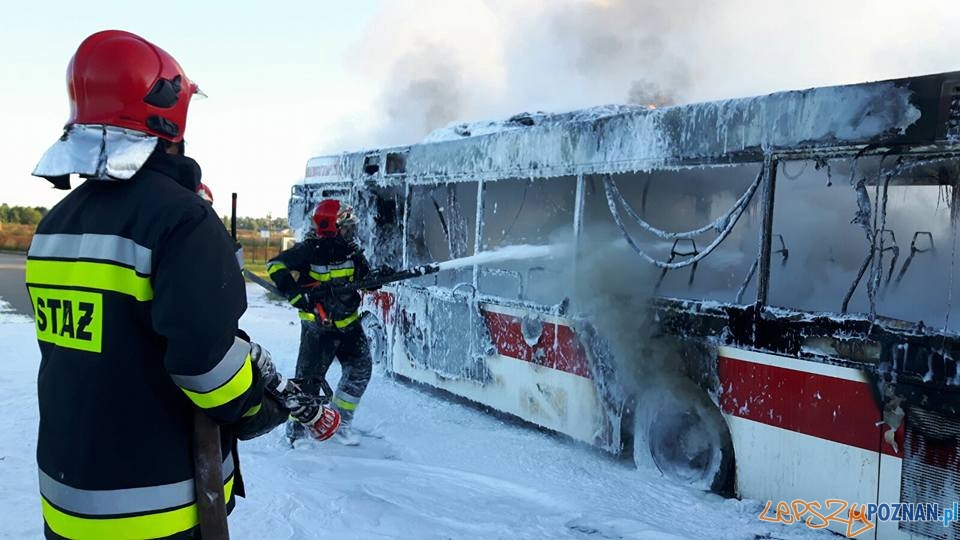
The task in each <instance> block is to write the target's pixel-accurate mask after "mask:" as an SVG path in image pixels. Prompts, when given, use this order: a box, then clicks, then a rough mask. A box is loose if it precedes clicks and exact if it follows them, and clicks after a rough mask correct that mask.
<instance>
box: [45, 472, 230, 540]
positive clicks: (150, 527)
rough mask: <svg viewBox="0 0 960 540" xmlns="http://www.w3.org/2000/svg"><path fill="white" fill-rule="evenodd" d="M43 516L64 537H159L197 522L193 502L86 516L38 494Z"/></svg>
mask: <svg viewBox="0 0 960 540" xmlns="http://www.w3.org/2000/svg"><path fill="white" fill-rule="evenodd" d="M233 478H234V477H233V476H230V478H229V479H228V480H227V482H226V483H225V484H224V486H223V493H224V500H225V501H228V502H229V501H230V499H231V498H232V497H233ZM40 504H41V506H42V509H43V520H44V521H45V522H46V523H47V526H49V527H50V529H51V530H53V532H55V533H57V534H59V535H60V536H63V537H66V538H76V539H84V538H90V539H95V538H163V537H166V536H171V535H174V534H177V533H181V532H184V531H188V530H190V529H192V528H194V527H196V526H197V525H198V524H199V523H200V518H199V513H198V511H197V505H196V503H194V504H191V505H189V506H185V507H183V508H178V509H176V510H168V511H165V512H156V513H151V514H144V515H139V516H132V517H118V518H89V517H79V516H74V515H71V514H67V513H65V512H62V511H60V510H58V509H57V508H56V507H54V506H53V505H52V504H50V503H49V502H48V501H47V499H46V498H44V497H43V496H41V497H40Z"/></svg>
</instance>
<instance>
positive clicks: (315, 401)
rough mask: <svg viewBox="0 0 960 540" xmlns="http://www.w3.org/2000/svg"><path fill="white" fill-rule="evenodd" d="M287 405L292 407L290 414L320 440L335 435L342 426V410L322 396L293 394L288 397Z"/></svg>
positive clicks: (312, 435)
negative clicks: (326, 401) (332, 405)
mask: <svg viewBox="0 0 960 540" xmlns="http://www.w3.org/2000/svg"><path fill="white" fill-rule="evenodd" d="M286 405H287V407H288V408H289V409H290V416H291V417H292V418H293V419H294V420H296V421H297V422H300V423H301V424H303V425H304V427H306V428H307V431H308V432H309V433H310V436H311V437H313V438H314V439H316V440H318V441H325V440H327V439H329V438H330V437H333V435H334V433H336V432H337V429H338V428H339V427H340V411H338V410H337V409H336V407H331V406H330V405H329V404H327V403H325V400H322V399H321V398H318V397H314V396H308V395H306V394H293V395H289V396H288V397H287V401H286Z"/></svg>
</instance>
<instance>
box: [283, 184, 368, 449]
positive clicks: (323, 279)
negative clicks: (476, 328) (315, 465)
mask: <svg viewBox="0 0 960 540" xmlns="http://www.w3.org/2000/svg"><path fill="white" fill-rule="evenodd" d="M356 229H357V216H356V214H354V211H353V209H352V208H351V207H350V206H348V205H346V204H343V203H341V202H340V201H338V200H336V199H327V200H323V201H321V202H320V203H319V204H318V205H317V207H316V209H315V210H314V213H313V216H312V227H311V228H310V230H309V231H308V233H307V235H306V239H305V240H304V241H303V242H301V243H298V244H296V245H294V246H293V247H292V248H290V249H288V250H286V251H284V252H282V253H280V254H279V255H277V256H276V257H274V258H273V259H271V260H270V261H269V262H267V272H268V273H269V274H270V277H271V278H272V279H273V281H274V283H276V284H277V288H278V289H279V290H280V292H282V293H283V294H284V295H286V296H287V298H288V299H289V301H290V303H291V304H293V305H294V307H296V308H297V309H298V310H299V311H300V319H301V329H300V354H299V356H298V358H297V373H296V375H297V378H298V379H301V380H303V381H304V382H303V385H304V387H305V388H304V389H305V390H306V391H307V392H308V393H313V394H319V393H320V391H321V390H322V385H323V382H324V380H325V379H324V378H325V376H326V373H327V370H328V369H329V368H330V364H331V363H332V362H333V359H334V357H336V358H337V359H338V360H339V361H340V366H341V368H342V375H341V377H340V382H339V383H338V385H337V389H336V392H335V393H334V396H333V403H334V404H335V405H336V406H337V408H339V409H340V415H341V418H342V421H341V425H340V429H339V430H338V431H337V440H338V441H340V442H342V443H344V444H348V445H355V444H358V442H359V438H358V436H357V434H356V432H355V431H354V430H352V429H351V427H350V424H351V422H352V420H353V416H354V413H355V412H356V409H357V405H358V404H359V403H360V398H361V397H362V396H363V393H364V391H365V390H366V388H367V383H369V382H370V375H371V372H372V361H371V358H370V345H369V341H368V340H367V336H366V335H365V334H364V332H363V327H362V325H361V324H360V314H359V308H360V300H361V297H360V293H359V292H357V291H349V292H333V291H334V288H336V286H337V285H344V284H347V283H350V282H352V281H356V280H360V279H363V278H365V277H367V275H369V274H370V266H369V264H368V262H367V259H366V258H365V257H364V255H363V251H362V249H361V248H360V246H359V245H358V244H357V243H356V242H355V233H356ZM294 271H296V272H298V274H299V276H298V277H297V278H294V276H293V274H292V272H294ZM302 433H303V430H302V428H301V427H300V426H299V425H297V424H295V423H292V424H289V425H288V430H287V434H288V436H289V437H290V439H291V443H292V442H293V441H294V440H296V439H297V438H299V437H300V435H301V434H302Z"/></svg>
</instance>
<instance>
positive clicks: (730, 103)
mask: <svg viewBox="0 0 960 540" xmlns="http://www.w3.org/2000/svg"><path fill="white" fill-rule="evenodd" d="M478 131H479V134H478V133H477V132H478ZM898 146H906V147H908V148H906V149H905V151H916V150H920V151H935V152H938V153H942V152H947V153H953V152H958V151H960V71H957V72H951V73H940V74H935V75H927V76H922V77H910V78H904V79H894V80H887V81H879V82H870V83H862V84H851V85H844V86H832V87H822V88H811V89H807V90H794V91H787V92H777V93H773V94H769V95H765V96H757V97H749V98H741V99H730V100H724V101H712V102H706V103H696V104H690V105H677V106H672V107H665V108H660V109H647V108H644V107H636V106H610V107H600V108H596V109H586V110H583V111H574V112H572V113H565V114H559V115H545V114H539V115H518V116H515V117H513V118H511V119H510V120H508V121H506V122H500V123H480V124H473V125H471V126H467V125H461V126H455V127H451V128H447V129H445V130H440V131H438V132H435V133H434V134H431V136H429V137H428V138H427V139H426V140H425V141H424V142H422V143H420V144H415V145H412V146H406V147H395V148H386V149H379V150H371V151H363V152H353V153H345V154H341V155H336V156H326V157H317V158H313V159H311V160H310V161H309V162H308V163H307V171H306V176H305V178H304V182H305V183H312V182H325V181H333V180H340V181H343V180H362V179H369V180H379V181H386V182H389V181H390V178H391V177H392V176H405V178H406V180H408V181H414V182H416V181H444V180H448V181H456V180H478V179H481V178H482V179H485V180H489V179H496V178H506V177H518V176H519V177H532V176H536V177H550V176H561V175H575V174H591V173H616V172H632V171H649V170H654V169H658V168H669V167H675V166H683V165H698V164H722V163H736V162H747V161H759V160H761V159H762V156H763V154H764V152H775V153H778V154H785V155H796V156H797V157H798V158H800V157H804V156H824V157H829V156H831V155H836V156H840V155H847V154H853V153H856V152H860V151H863V150H864V149H865V148H874V147H882V148H890V147H898Z"/></svg>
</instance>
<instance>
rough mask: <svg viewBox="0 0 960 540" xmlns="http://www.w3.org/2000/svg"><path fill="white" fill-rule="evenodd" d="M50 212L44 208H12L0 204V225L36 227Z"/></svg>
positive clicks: (5, 204)
mask: <svg viewBox="0 0 960 540" xmlns="http://www.w3.org/2000/svg"><path fill="white" fill-rule="evenodd" d="M47 212H48V210H47V209H46V208H44V207H42V206H10V205H8V204H7V203H3V204H0V223H17V224H20V225H36V224H37V223H40V220H41V219H43V216H45V215H47Z"/></svg>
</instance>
